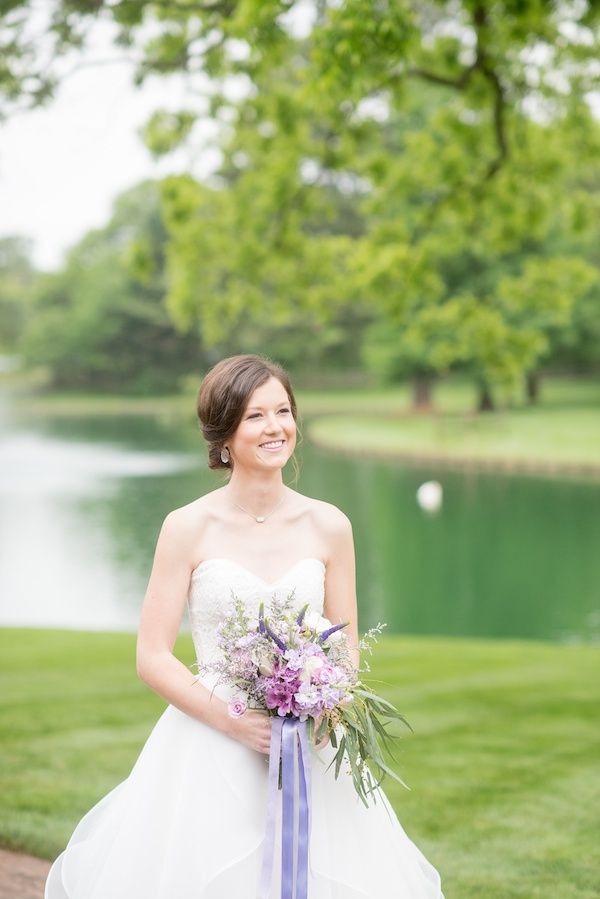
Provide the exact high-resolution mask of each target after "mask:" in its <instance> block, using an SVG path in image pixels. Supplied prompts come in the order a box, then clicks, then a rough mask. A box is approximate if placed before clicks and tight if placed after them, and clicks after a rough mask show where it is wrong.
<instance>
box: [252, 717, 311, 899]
mask: <svg viewBox="0 0 600 899" xmlns="http://www.w3.org/2000/svg"><path fill="white" fill-rule="evenodd" d="M296 760H297V764H298V783H297V786H296V776H295V775H296V771H295V768H296ZM280 761H281V786H282V790H281V794H282V814H281V899H307V897H308V847H309V842H310V823H311V822H310V791H311V777H310V774H311V772H310V751H309V746H308V737H307V733H306V721H300V720H299V719H298V718H279V717H276V718H275V719H274V720H273V724H272V729H271V749H270V753H269V783H268V795H267V827H266V832H265V846H264V853H263V865H262V872H261V878H260V887H259V893H258V897H259V899H269V894H270V890H271V881H272V879H273V863H274V859H275V830H276V821H277V794H278V792H279V765H280ZM296 822H297V823H298V831H297V839H296V838H295V831H296ZM294 875H295V876H294Z"/></svg>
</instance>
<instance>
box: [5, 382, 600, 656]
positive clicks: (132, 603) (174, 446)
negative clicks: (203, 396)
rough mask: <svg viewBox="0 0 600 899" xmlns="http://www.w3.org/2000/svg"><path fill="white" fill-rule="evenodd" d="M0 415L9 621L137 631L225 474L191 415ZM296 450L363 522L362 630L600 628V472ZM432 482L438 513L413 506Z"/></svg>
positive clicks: (582, 632) (312, 489) (564, 631)
mask: <svg viewBox="0 0 600 899" xmlns="http://www.w3.org/2000/svg"><path fill="white" fill-rule="evenodd" d="M192 411H193V410H192ZM0 425H1V426H2V435H1V436H0V510H1V511H0V624H2V625H23V626H35V627H68V628H80V629H81V628H82V629H94V630H125V631H135V630H136V628H137V624H138V620H139V611H140V607H141V603H142V599H143V595H144V591H145V588H146V584H147V580H148V575H149V572H150V566H151V562H152V556H153V552H154V545H155V542H156V537H157V534H158V530H159V527H160V523H161V522H162V519H163V518H164V516H165V515H166V513H167V512H168V511H169V510H170V509H172V508H175V507H176V506H179V505H182V504H184V503H186V502H189V501H190V500H191V499H193V498H195V497H196V496H199V495H201V494H203V493H206V492H207V491H209V490H212V489H215V488H216V487H218V486H219V485H220V484H221V483H223V482H222V480H221V478H220V476H219V475H217V474H216V473H214V472H210V471H209V470H208V468H207V467H206V461H205V460H206V454H205V449H204V446H203V444H202V441H201V439H200V436H199V434H198V431H197V428H196V424H195V421H194V419H193V415H192V414H190V418H189V421H182V420H181V419H178V418H168V417H164V416H162V417H161V416H158V415H157V416H155V417H149V416H113V417H110V416H98V417H91V416H90V417H81V416H78V417H71V418H69V417H44V418H42V419H41V420H34V419H33V418H32V417H30V416H28V415H27V414H26V411H25V410H22V411H19V409H18V407H17V408H15V407H14V405H12V404H10V403H9V402H7V400H6V398H4V403H3V405H2V406H0ZM305 430H306V429H305ZM298 455H299V458H300V461H301V469H302V474H301V479H300V481H299V483H298V485H297V489H298V490H300V492H302V493H305V494H307V495H309V496H315V497H319V498H320V499H324V500H328V501H330V502H332V503H335V504H336V505H337V506H339V507H340V508H341V509H343V510H344V511H345V512H346V514H347V515H348V516H349V517H350V519H351V521H352V523H353V530H354V537H355V544H356V557H357V588H358V597H359V612H360V627H361V629H362V630H364V629H366V628H367V627H370V626H372V625H374V624H376V623H378V622H379V621H384V622H387V629H388V631H390V632H394V633H406V634H437V635H463V636H484V637H503V638H509V637H510V638H512V637H517V638H539V639H549V640H555V641H561V642H572V641H575V642H579V641H584V642H589V641H598V639H599V638H600V595H599V593H600V553H599V552H598V546H599V545H600V542H599V539H598V538H599V536H600V535H599V532H598V521H599V515H598V513H599V509H600V484H598V482H585V481H573V480H559V479H557V480H551V479H548V478H536V477H524V476H514V475H507V474H504V473H502V474H500V473H499V474H493V473H489V472H485V473H482V472H472V473H469V472H460V473H459V472H448V471H436V470H435V469H434V468H431V467H428V466H423V468H421V469H418V468H414V467H411V468H407V467H403V466H402V465H400V464H395V463H392V462H387V461H379V460H378V461H370V460H365V459H363V458H360V459H359V458H357V459H353V458H349V457H340V456H337V455H336V454H335V453H329V452H324V451H323V450H320V449H317V448H316V447H314V446H311V445H310V444H309V443H308V441H306V439H305V441H304V443H303V444H302V446H301V447H300V449H299V451H298ZM430 479H436V480H438V481H440V482H441V483H442V486H443V491H444V501H443V505H442V507H441V509H440V510H439V512H438V513H437V514H431V513H427V512H425V511H424V510H422V509H421V508H420V507H419V505H418V503H417V501H416V491H417V489H418V487H419V485H420V484H421V483H423V482H424V481H426V480H430ZM286 480H287V481H288V483H289V482H290V481H291V466H288V468H287V469H286ZM182 628H183V629H186V628H187V621H186V620H184V622H183V623H182Z"/></svg>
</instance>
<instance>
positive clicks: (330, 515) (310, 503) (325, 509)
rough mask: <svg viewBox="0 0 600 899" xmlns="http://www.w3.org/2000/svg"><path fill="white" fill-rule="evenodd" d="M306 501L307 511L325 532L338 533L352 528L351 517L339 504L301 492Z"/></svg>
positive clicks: (300, 495)
mask: <svg viewBox="0 0 600 899" xmlns="http://www.w3.org/2000/svg"><path fill="white" fill-rule="evenodd" d="M298 496H299V497H301V498H302V500H303V502H304V503H305V508H306V511H307V512H308V513H309V514H310V515H311V516H312V518H313V521H314V523H315V525H316V526H317V527H318V528H319V529H320V530H322V531H323V532H324V534H337V533H339V532H340V531H346V530H348V529H351V528H352V524H351V522H350V519H349V518H348V516H347V515H346V513H345V512H343V511H342V510H341V509H340V508H339V507H338V506H336V505H334V504H333V503H328V502H327V501H326V500H323V499H316V498H314V497H312V496H304V495H303V494H301V493H299V494H298Z"/></svg>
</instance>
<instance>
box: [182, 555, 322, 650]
mask: <svg viewBox="0 0 600 899" xmlns="http://www.w3.org/2000/svg"><path fill="white" fill-rule="evenodd" d="M292 592H293V594H294V597H293V598H294V605H295V606H297V607H298V609H301V608H302V606H304V605H306V603H309V604H310V606H311V608H313V609H314V610H315V611H316V612H318V613H319V614H322V613H323V602H324V598H325V564H324V563H323V562H322V561H321V559H317V558H305V559H300V560H299V561H298V562H296V563H295V564H294V565H292V567H291V568H288V570H287V571H286V572H284V574H282V575H281V577H279V578H278V579H277V580H276V581H273V582H272V583H267V582H266V581H264V580H263V579H262V578H261V577H259V576H258V575H256V574H254V573H253V572H251V571H249V570H248V569H247V568H245V567H244V566H243V565H240V564H239V563H238V562H234V561H233V559H226V558H218V559H217V558H215V559H205V560H204V561H203V562H200V564H199V565H197V566H196V568H195V569H194V570H193V572H192V576H191V580H190V588H189V593H188V600H187V601H188V613H189V619H190V628H191V632H192V639H193V641H194V647H195V649H196V658H197V661H198V663H199V664H202V662H204V661H208V660H209V659H211V658H213V657H214V653H215V652H216V649H217V643H216V636H217V626H218V624H219V622H220V621H222V620H223V618H224V617H225V616H226V615H227V613H228V612H229V610H230V608H231V600H232V598H233V596H234V595H235V596H237V597H238V598H239V599H241V600H242V601H243V602H244V604H245V606H246V607H247V609H248V613H249V616H250V618H258V609H259V606H260V604H261V602H264V603H265V606H266V607H267V608H268V605H269V600H270V598H271V597H272V596H273V595H276V596H277V598H278V599H284V598H285V597H286V596H287V595H288V594H290V593H292Z"/></svg>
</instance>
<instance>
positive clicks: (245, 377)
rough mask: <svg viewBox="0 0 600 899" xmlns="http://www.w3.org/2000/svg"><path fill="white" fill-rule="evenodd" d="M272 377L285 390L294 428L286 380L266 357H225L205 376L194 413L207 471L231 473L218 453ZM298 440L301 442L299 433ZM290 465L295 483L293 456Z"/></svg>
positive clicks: (291, 397)
mask: <svg viewBox="0 0 600 899" xmlns="http://www.w3.org/2000/svg"><path fill="white" fill-rule="evenodd" d="M271 377H274V378H277V380H278V381H280V382H281V383H282V385H283V387H284V388H285V391H286V393H287V395H288V399H289V401H290V409H291V411H292V415H293V416H294V421H295V422H296V425H297V424H298V410H297V407H296V398H295V397H294V391H293V390H292V385H291V384H290V379H289V376H288V374H287V372H286V371H285V369H284V368H283V367H282V366H281V365H279V363H277V362H274V361H273V360H272V359H269V358H268V356H258V355H255V354H253V353H244V354H240V355H238V356H228V357H227V358H226V359H221V361H220V362H217V364H216V365H213V367H212V368H211V369H210V370H209V371H208V372H207V374H206V375H205V377H204V379H203V381H202V384H201V385H200V390H199V391H198V401H197V403H196V412H197V415H198V419H199V420H200V428H201V431H202V436H203V437H204V439H205V440H206V442H207V443H208V467H209V468H213V469H217V468H224V469H226V470H227V471H229V472H231V471H232V466H233V460H230V461H229V462H223V461H222V460H221V450H222V448H223V446H224V444H225V442H226V440H227V439H228V438H229V437H231V435H232V434H233V433H234V432H235V430H236V428H237V426H238V425H239V423H240V421H241V420H242V417H243V415H244V411H245V409H246V406H247V405H248V401H249V399H250V396H251V395H252V393H253V392H254V391H255V390H256V388H257V387H260V386H262V384H265V383H266V382H267V381H268V380H269V378H271ZM298 436H299V437H300V440H301V439H302V435H301V434H300V432H299V431H298ZM292 465H293V468H294V476H295V479H296V480H297V479H298V475H299V469H298V462H297V460H296V457H295V456H292Z"/></svg>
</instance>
